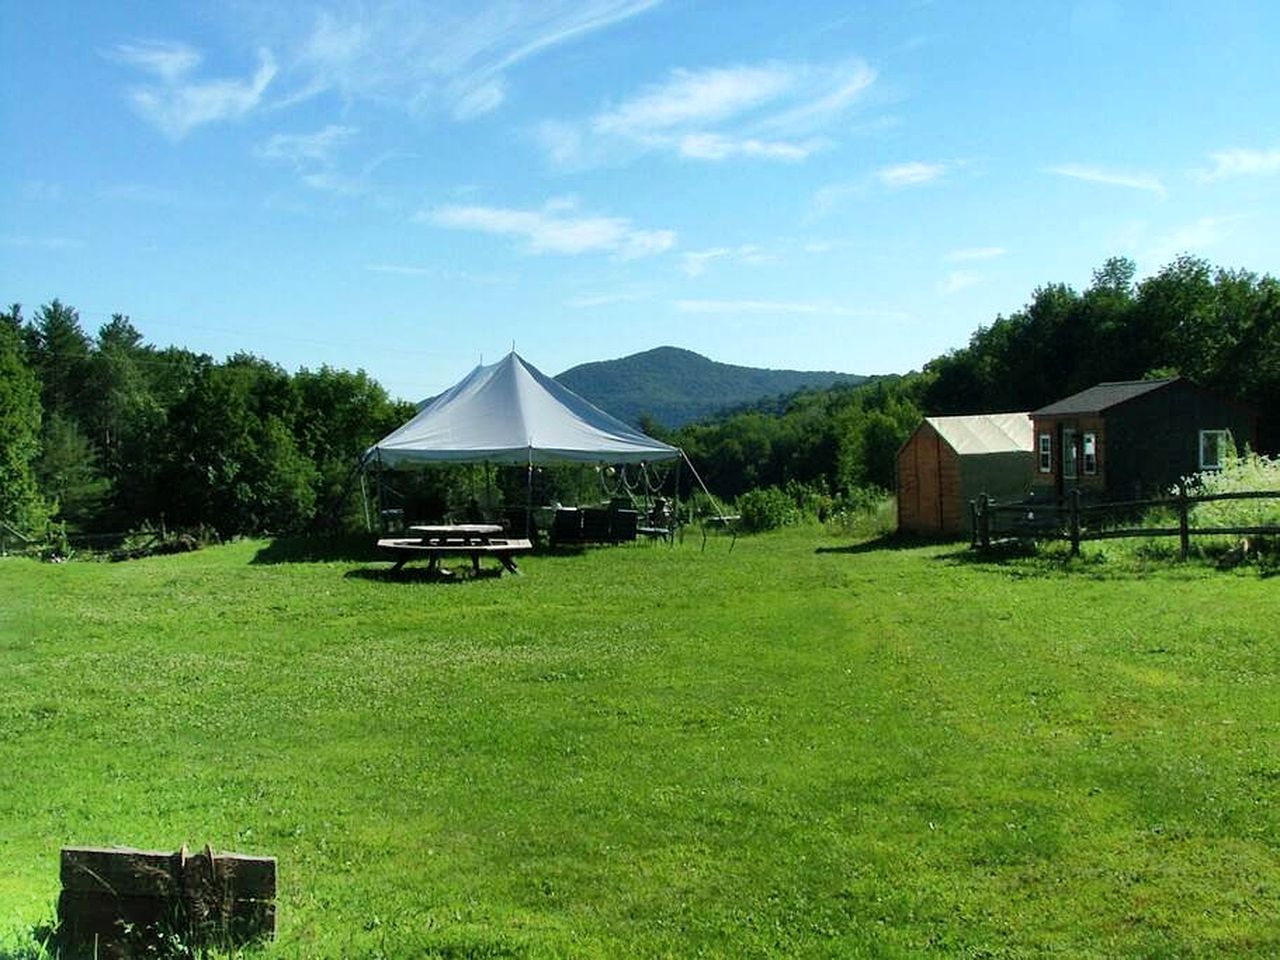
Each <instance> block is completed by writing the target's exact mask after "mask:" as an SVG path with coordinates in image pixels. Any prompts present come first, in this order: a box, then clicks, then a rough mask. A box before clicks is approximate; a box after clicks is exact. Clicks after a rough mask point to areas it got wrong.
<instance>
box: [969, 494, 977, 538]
mask: <svg viewBox="0 0 1280 960" xmlns="http://www.w3.org/2000/svg"><path fill="white" fill-rule="evenodd" d="M977 545H978V501H977V499H973V500H970V501H969V549H970V550H972V549H973V548H974V547H976V546H977Z"/></svg>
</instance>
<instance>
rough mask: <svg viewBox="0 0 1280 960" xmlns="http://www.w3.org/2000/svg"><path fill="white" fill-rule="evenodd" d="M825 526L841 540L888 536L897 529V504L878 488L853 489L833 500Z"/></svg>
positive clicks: (893, 498) (891, 496) (891, 495)
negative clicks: (841, 538)
mask: <svg viewBox="0 0 1280 960" xmlns="http://www.w3.org/2000/svg"><path fill="white" fill-rule="evenodd" d="M828 526H829V527H830V528H831V530H832V532H833V533H837V534H839V535H841V536H853V537H863V538H868V539H869V538H871V537H883V536H888V535H889V534H892V533H893V532H894V531H895V530H897V528H898V501H897V499H896V498H895V497H894V496H893V494H891V493H890V492H889V491H887V490H881V489H880V488H879V487H854V488H853V489H852V490H849V491H848V492H846V493H843V494H841V495H840V496H838V497H836V498H835V501H834V503H833V504H832V510H831V515H830V518H829V521H828Z"/></svg>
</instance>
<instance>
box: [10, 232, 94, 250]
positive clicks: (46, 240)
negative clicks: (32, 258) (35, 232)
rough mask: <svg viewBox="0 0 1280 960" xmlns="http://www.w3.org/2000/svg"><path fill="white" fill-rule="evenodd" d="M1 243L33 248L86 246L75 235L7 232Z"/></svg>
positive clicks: (49, 248)
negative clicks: (39, 234) (33, 234)
mask: <svg viewBox="0 0 1280 960" xmlns="http://www.w3.org/2000/svg"><path fill="white" fill-rule="evenodd" d="M0 243H3V244H4V245H5V246H6V247H18V248H28V249H33V250H78V249H79V248H80V247H83V246H84V241H83V240H77V239H75V238H74V237H31V236H26V235H23V234H6V235H4V236H3V237H0Z"/></svg>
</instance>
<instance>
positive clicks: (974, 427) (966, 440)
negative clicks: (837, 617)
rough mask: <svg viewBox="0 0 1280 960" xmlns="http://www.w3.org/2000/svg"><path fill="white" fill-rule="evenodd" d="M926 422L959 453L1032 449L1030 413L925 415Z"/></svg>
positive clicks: (1007, 451)
mask: <svg viewBox="0 0 1280 960" xmlns="http://www.w3.org/2000/svg"><path fill="white" fill-rule="evenodd" d="M925 423H927V424H929V426H931V427H933V429H935V430H937V431H938V435H939V436H940V437H942V439H943V440H945V441H947V443H948V444H949V445H950V446H951V449H953V450H954V451H955V452H956V453H958V454H960V455H961V456H964V455H966V454H982V453H1011V452H1022V451H1026V452H1028V453H1030V452H1031V450H1032V446H1033V441H1032V430H1031V416H1030V414H1027V413H979V414H974V415H972V416H967V417H925Z"/></svg>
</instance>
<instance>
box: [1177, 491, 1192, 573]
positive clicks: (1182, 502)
mask: <svg viewBox="0 0 1280 960" xmlns="http://www.w3.org/2000/svg"><path fill="white" fill-rule="evenodd" d="M1178 540H1179V548H1180V549H1179V553H1180V556H1181V559H1182V560H1183V561H1186V559H1187V554H1188V553H1190V552H1191V530H1190V528H1189V526H1188V524H1187V481H1186V480H1179V481H1178Z"/></svg>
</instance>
